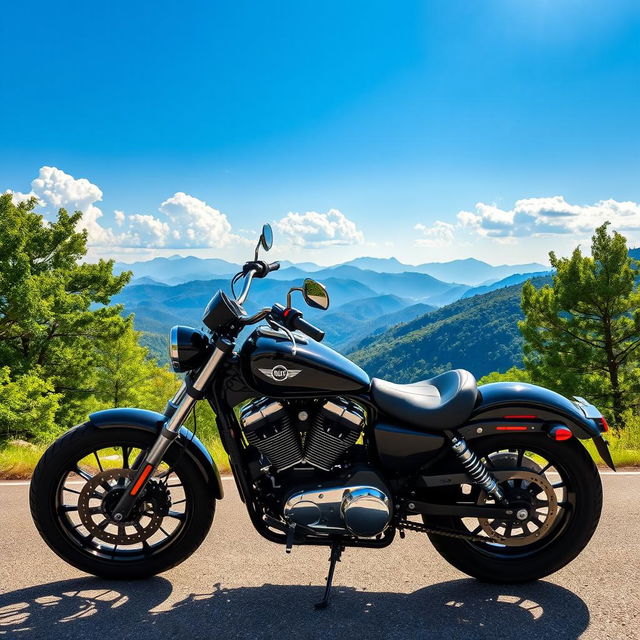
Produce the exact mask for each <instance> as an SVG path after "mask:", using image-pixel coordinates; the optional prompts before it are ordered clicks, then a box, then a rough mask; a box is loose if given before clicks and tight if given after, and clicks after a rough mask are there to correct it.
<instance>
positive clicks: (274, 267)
mask: <svg viewBox="0 0 640 640" xmlns="http://www.w3.org/2000/svg"><path fill="white" fill-rule="evenodd" d="M267 268H268V269H269V272H271V271H277V270H278V269H279V268H280V263H279V262H272V263H271V264H268V265H267Z"/></svg>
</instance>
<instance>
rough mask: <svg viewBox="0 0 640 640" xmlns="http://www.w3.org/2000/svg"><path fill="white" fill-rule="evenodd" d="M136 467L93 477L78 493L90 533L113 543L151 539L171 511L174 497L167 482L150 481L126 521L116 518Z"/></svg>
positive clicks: (82, 517)
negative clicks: (120, 502)
mask: <svg viewBox="0 0 640 640" xmlns="http://www.w3.org/2000/svg"><path fill="white" fill-rule="evenodd" d="M134 475H135V471H134V470H133V469H108V470H106V471H102V472H100V473H98V474H96V475H95V476H93V478H91V480H89V481H88V482H87V483H86V484H85V485H84V487H83V488H82V491H81V492H80V495H79V496H78V515H79V517H80V521H81V522H82V524H83V525H84V526H85V528H86V529H87V531H88V532H89V535H90V536H91V537H95V538H97V539H98V540H101V541H103V542H107V543H109V544H113V545H128V544H136V543H139V542H143V541H145V540H147V539H148V538H150V537H151V536H152V535H153V534H154V533H155V532H156V531H158V529H159V528H160V525H161V524H162V520H163V519H164V517H165V516H166V515H167V513H168V512H169V508H170V507H171V499H170V497H169V491H168V489H167V488H166V487H165V486H164V484H162V483H159V482H157V481H155V480H150V481H149V482H148V484H147V486H146V487H145V490H144V493H143V494H142V496H141V497H140V500H138V501H137V502H136V503H135V504H134V506H133V508H132V509H131V513H130V514H129V516H128V517H127V519H126V520H122V521H120V522H117V521H116V520H114V519H113V518H112V513H113V511H114V510H115V507H116V505H117V504H118V501H119V500H120V498H121V496H122V495H123V493H124V492H125V491H126V489H127V487H128V486H129V483H130V482H131V480H132V479H133V477H134Z"/></svg>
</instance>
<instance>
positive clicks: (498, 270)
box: [344, 258, 548, 286]
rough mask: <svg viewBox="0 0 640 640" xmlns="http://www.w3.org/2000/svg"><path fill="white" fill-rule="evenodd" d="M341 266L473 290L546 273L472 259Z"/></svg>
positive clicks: (537, 267) (360, 261)
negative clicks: (430, 279) (423, 278)
mask: <svg viewBox="0 0 640 640" xmlns="http://www.w3.org/2000/svg"><path fill="white" fill-rule="evenodd" d="M344 264H345V265H347V266H351V267H358V268H360V269H370V270H372V271H378V272H381V273H403V272H405V271H412V272H414V273H426V274H428V275H430V276H433V277H434V278H437V279H438V280H442V281H444V282H459V283H461V284H467V285H474V286H477V285H480V284H485V283H486V282H487V281H496V280H501V279H503V278H506V277H507V276H510V275H512V274H514V273H529V272H538V271H547V270H548V267H546V266H545V265H543V264H539V263H537V262H532V263H527V264H513V265H509V264H503V265H498V266H493V265H490V264H488V263H487V262H483V261H482V260H476V259H475V258H466V259H464V260H451V261H449V262H425V263H423V264H418V265H410V264H403V263H402V262H400V261H399V260H397V259H396V258H356V259H355V260H350V261H349V262H345V263H344Z"/></svg>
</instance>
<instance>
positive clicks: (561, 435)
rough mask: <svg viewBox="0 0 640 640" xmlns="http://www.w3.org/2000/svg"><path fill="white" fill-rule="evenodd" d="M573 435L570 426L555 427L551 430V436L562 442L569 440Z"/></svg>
mask: <svg viewBox="0 0 640 640" xmlns="http://www.w3.org/2000/svg"><path fill="white" fill-rule="evenodd" d="M572 436H573V433H571V429H569V428H568V427H553V429H551V431H549V437H550V438H553V439H554V440H555V441H556V442H562V441H563V440H569V439H570V438H571V437H572Z"/></svg>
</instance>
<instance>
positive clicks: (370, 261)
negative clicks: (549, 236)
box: [115, 256, 548, 286]
mask: <svg viewBox="0 0 640 640" xmlns="http://www.w3.org/2000/svg"><path fill="white" fill-rule="evenodd" d="M343 267H346V268H357V269H359V270H360V271H372V272H375V273H382V274H402V273H420V274H425V275H428V276H431V277H432V278H435V279H437V280H440V281H442V282H447V283H451V282H455V283H459V284H464V285H468V286H478V285H486V284H490V283H491V282H496V281H498V280H502V279H503V278H506V277H508V276H510V275H513V274H515V273H531V272H538V271H547V270H548V267H545V265H542V264H538V263H535V262H534V263H528V264H515V265H498V266H493V265H490V264H488V263H486V262H482V261H481V260H476V259H475V258H467V259H465V260H451V261H450V262H427V263H424V264H419V265H410V264H403V263H402V262H400V261H399V260H397V259H396V258H366V257H364V258H356V259H355V260H350V261H349V262H345V263H344V264H340V265H336V266H333V267H322V266H320V265H317V264H314V263H313V262H303V263H298V264H294V263H292V262H289V261H287V260H283V261H281V272H283V271H289V270H290V269H293V271H289V275H286V276H284V277H283V276H282V275H281V276H279V277H280V278H281V279H285V280H286V279H289V278H290V277H293V275H294V274H295V276H296V277H297V276H299V275H300V274H309V273H314V274H316V275H315V276H314V277H319V276H318V275H317V274H319V273H326V272H329V271H332V270H335V269H342V268H343ZM239 269H240V265H239V264H235V263H233V262H228V261H226V260H221V259H219V258H197V257H195V256H186V257H182V256H171V257H169V258H154V259H153V260H147V261H145V262H133V263H130V264H129V263H123V262H119V263H116V265H115V272H116V273H121V272H122V271H132V272H133V277H134V279H140V278H150V279H151V280H154V281H155V282H162V283H165V284H181V283H183V282H189V281H190V280H211V279H213V278H216V277H218V276H231V275H233V274H234V273H236V272H237V271H239ZM351 273H353V272H351ZM336 277H338V276H336Z"/></svg>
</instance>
